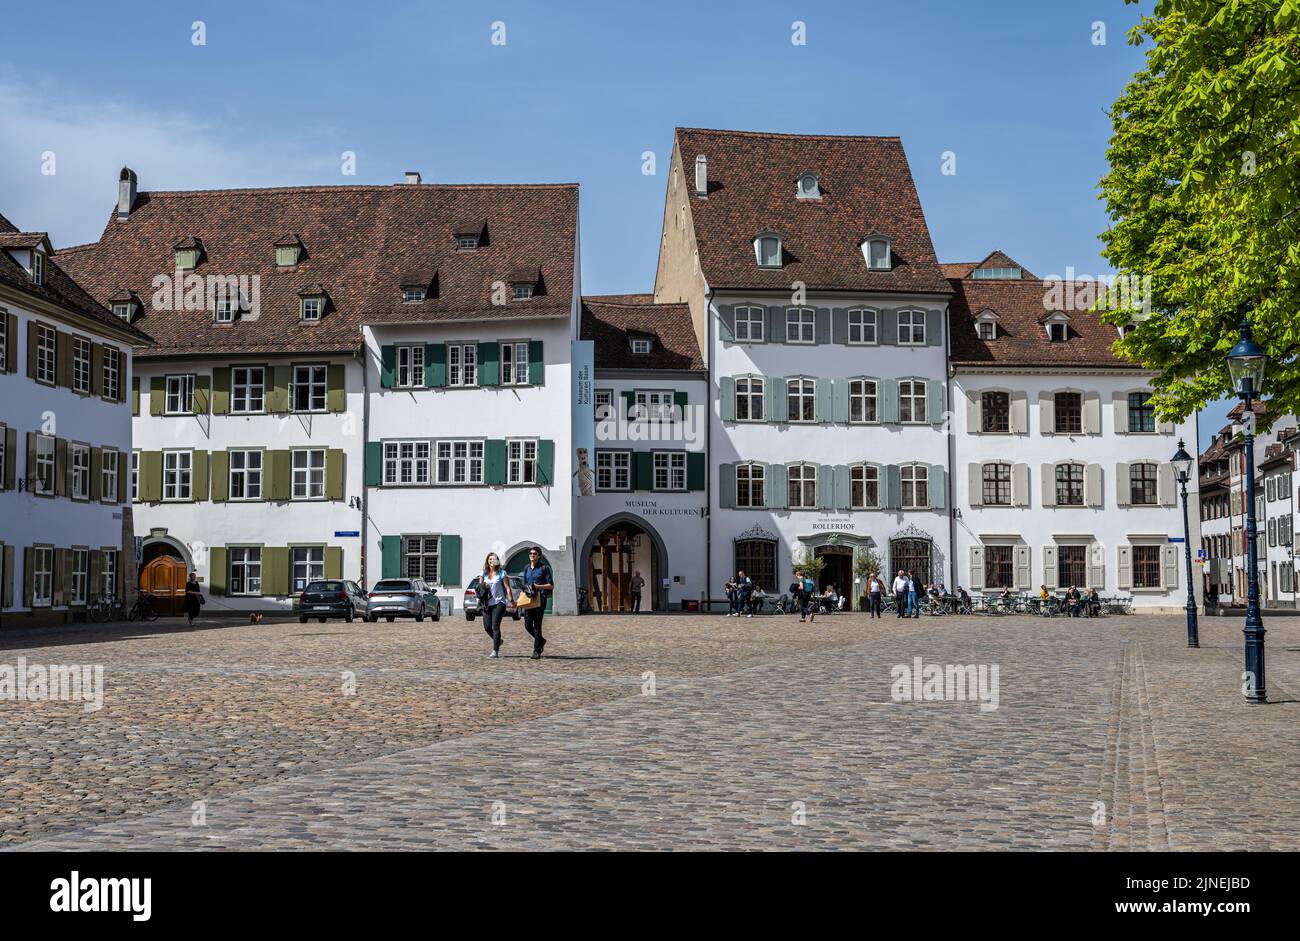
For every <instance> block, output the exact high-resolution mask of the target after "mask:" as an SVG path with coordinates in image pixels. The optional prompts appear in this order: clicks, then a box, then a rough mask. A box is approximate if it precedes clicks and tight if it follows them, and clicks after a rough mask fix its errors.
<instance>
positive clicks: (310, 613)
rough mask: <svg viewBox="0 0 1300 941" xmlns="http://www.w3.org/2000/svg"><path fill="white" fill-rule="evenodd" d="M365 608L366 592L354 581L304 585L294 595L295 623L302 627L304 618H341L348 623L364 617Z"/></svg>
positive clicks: (366, 606) (333, 581)
mask: <svg viewBox="0 0 1300 941" xmlns="http://www.w3.org/2000/svg"><path fill="white" fill-rule="evenodd" d="M369 608H370V605H369V603H368V602H367V600H366V593H365V592H364V591H362V590H361V586H360V585H358V584H357V583H356V582H350V581H348V580H347V579H329V580H325V581H318V582H308V583H307V587H306V588H304V589H303V590H302V594H300V595H299V596H298V622H299V623H300V624H306V623H307V619H308V618H315V619H316V620H318V621H325V620H326V619H327V618H343V620H345V621H348V622H351V620H352V619H353V618H354V617H358V618H364V617H365V616H366V612H367V611H368V610H369Z"/></svg>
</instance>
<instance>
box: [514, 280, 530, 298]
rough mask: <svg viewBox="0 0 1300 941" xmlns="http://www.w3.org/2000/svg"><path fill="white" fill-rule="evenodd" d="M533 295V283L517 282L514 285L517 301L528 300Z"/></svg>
mask: <svg viewBox="0 0 1300 941" xmlns="http://www.w3.org/2000/svg"><path fill="white" fill-rule="evenodd" d="M532 296H533V286H532V285H531V284H516V285H515V286H514V299H515V300H517V301H526V300H528V299H529V298H530V297H532Z"/></svg>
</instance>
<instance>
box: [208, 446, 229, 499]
mask: <svg viewBox="0 0 1300 941" xmlns="http://www.w3.org/2000/svg"><path fill="white" fill-rule="evenodd" d="M211 460H212V502H213V503H221V502H223V501H225V500H227V499H228V498H229V497H230V454H229V452H227V451H213V452H212V458H211Z"/></svg>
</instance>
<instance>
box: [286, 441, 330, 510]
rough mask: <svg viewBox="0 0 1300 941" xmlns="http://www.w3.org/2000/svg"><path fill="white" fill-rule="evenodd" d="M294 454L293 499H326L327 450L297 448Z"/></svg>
mask: <svg viewBox="0 0 1300 941" xmlns="http://www.w3.org/2000/svg"><path fill="white" fill-rule="evenodd" d="M292 454H293V457H292V462H293V463H292V471H293V482H292V487H293V489H292V491H291V493H292V495H293V499H295V500H323V499H325V449H324V448H295V449H294V450H293V452H292Z"/></svg>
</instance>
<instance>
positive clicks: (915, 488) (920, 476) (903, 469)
mask: <svg viewBox="0 0 1300 941" xmlns="http://www.w3.org/2000/svg"><path fill="white" fill-rule="evenodd" d="M909 471H910V472H911V473H910V476H909V473H908V472H909ZM898 482H899V487H898V491H899V493H898V505H899V508H900V509H903V510H928V509H929V508H930V465H929V464H920V463H916V462H912V463H909V464H902V465H900V466H899V468H898ZM909 485H910V487H911V498H912V499H911V502H908V493H909V491H908V487H909ZM922 488H924V489H922ZM918 496H924V498H925V499H924V500H919V499H917V497H918Z"/></svg>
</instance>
